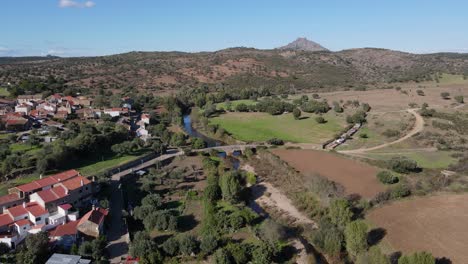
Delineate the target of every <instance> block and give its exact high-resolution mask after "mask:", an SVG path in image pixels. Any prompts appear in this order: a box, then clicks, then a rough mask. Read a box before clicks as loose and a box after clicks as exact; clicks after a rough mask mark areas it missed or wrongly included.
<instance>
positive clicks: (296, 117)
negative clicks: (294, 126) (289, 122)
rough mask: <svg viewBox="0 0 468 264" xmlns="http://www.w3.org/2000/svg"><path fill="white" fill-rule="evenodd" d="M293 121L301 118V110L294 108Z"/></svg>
mask: <svg viewBox="0 0 468 264" xmlns="http://www.w3.org/2000/svg"><path fill="white" fill-rule="evenodd" d="M293 116H294V119H296V120H298V119H299V118H300V117H301V110H300V109H299V108H297V107H296V108H294V110H293Z"/></svg>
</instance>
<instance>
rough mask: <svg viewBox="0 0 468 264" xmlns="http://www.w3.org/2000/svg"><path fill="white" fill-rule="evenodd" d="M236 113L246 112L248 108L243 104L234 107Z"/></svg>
mask: <svg viewBox="0 0 468 264" xmlns="http://www.w3.org/2000/svg"><path fill="white" fill-rule="evenodd" d="M236 111H237V112H248V111H249V107H248V106H247V105H246V104H244V103H240V104H238V105H237V106H236Z"/></svg>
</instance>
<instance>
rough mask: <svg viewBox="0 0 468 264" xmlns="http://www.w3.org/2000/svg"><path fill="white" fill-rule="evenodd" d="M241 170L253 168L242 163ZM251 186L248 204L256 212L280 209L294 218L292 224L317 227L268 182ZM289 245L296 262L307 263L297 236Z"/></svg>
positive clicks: (307, 260) (303, 247) (250, 170)
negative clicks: (293, 252) (251, 195)
mask: <svg viewBox="0 0 468 264" xmlns="http://www.w3.org/2000/svg"><path fill="white" fill-rule="evenodd" d="M242 169H243V170H245V171H249V172H253V173H255V171H254V168H253V167H252V166H250V165H248V164H247V165H244V166H243V167H242ZM251 188H252V194H253V197H254V200H253V201H252V202H251V203H250V204H249V206H250V207H251V208H252V209H253V210H254V211H255V212H257V213H265V210H264V209H268V208H272V209H275V210H277V211H280V212H281V213H282V214H283V215H285V216H287V217H288V218H291V219H293V220H294V224H306V225H312V226H313V228H317V224H316V223H315V222H314V221H312V220H310V219H309V218H308V217H306V216H305V215H304V214H302V213H301V212H299V210H297V209H296V207H294V205H293V204H292V201H291V200H290V199H289V198H288V197H286V196H285V195H284V194H282V193H281V192H280V191H279V190H278V189H277V188H275V187H274V186H273V185H271V184H270V183H268V182H261V183H258V184H255V185H254V186H252V187H251ZM291 246H293V247H294V248H295V249H296V251H297V258H296V263H297V264H308V263H309V255H308V253H307V249H306V245H305V244H304V243H303V242H302V241H301V239H299V238H294V239H293V240H291Z"/></svg>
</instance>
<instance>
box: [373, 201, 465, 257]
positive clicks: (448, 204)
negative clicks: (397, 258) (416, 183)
mask: <svg viewBox="0 0 468 264" xmlns="http://www.w3.org/2000/svg"><path fill="white" fill-rule="evenodd" d="M366 218H367V219H368V220H370V221H371V222H372V223H374V224H375V225H376V226H377V227H381V228H383V229H385V231H386V235H385V237H384V240H386V241H388V243H389V244H390V246H391V247H392V248H393V250H395V251H401V252H403V253H409V252H414V251H428V252H431V253H432V254H433V255H434V256H436V257H438V258H442V257H445V258H448V259H450V260H451V261H452V262H451V263H453V264H459V263H460V264H462V263H468V254H467V245H468V228H467V225H466V224H467V223H468V194H460V195H457V194H444V195H437V196H432V197H418V198H414V199H411V200H405V201H399V202H395V203H392V204H389V205H385V206H383V207H380V208H377V209H375V210H372V211H371V212H370V213H369V214H368V215H367V217H366Z"/></svg>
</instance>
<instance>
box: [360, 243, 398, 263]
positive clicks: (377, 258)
mask: <svg viewBox="0 0 468 264" xmlns="http://www.w3.org/2000/svg"><path fill="white" fill-rule="evenodd" d="M356 264H390V260H389V259H388V257H387V256H385V255H384V254H383V253H382V251H380V248H379V247H377V246H374V247H371V248H370V249H369V251H368V252H365V253H361V254H359V256H358V257H357V259H356Z"/></svg>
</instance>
